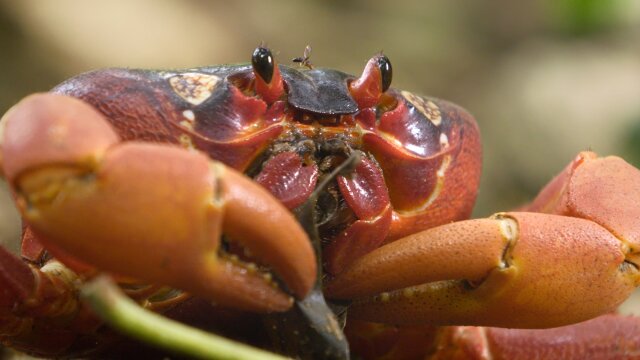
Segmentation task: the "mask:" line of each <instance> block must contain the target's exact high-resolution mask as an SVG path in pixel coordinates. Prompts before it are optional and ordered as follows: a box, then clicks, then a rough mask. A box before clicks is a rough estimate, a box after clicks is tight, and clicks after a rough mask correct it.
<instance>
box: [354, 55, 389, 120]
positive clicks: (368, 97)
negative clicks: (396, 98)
mask: <svg viewBox="0 0 640 360" xmlns="http://www.w3.org/2000/svg"><path fill="white" fill-rule="evenodd" d="M392 74H393V70H392V69H391V62H390V61H389V58H387V57H386V56H385V55H383V54H378V55H376V56H374V57H372V58H371V59H370V60H369V62H367V65H365V67H364V71H363V72H362V75H360V77H359V78H358V79H356V80H354V81H352V82H351V83H349V92H351V96H353V99H354V100H355V101H356V103H358V107H359V108H360V109H363V108H367V107H371V106H374V105H376V104H377V103H378V100H379V99H380V96H381V95H382V94H383V93H384V92H385V91H387V89H389V86H391V76H392Z"/></svg>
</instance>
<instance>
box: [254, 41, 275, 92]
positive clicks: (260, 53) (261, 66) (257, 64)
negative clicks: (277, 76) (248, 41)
mask: <svg viewBox="0 0 640 360" xmlns="http://www.w3.org/2000/svg"><path fill="white" fill-rule="evenodd" d="M251 65H252V66H253V71H254V72H255V73H256V74H258V75H260V77H261V78H262V80H264V82H266V83H267V84H269V83H270V82H271V78H272V77H273V67H274V61H273V55H271V50H269V49H267V48H265V47H262V46H260V47H258V48H256V50H255V51H254V52H253V55H252V56H251Z"/></svg>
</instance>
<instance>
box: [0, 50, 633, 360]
mask: <svg viewBox="0 0 640 360" xmlns="http://www.w3.org/2000/svg"><path fill="white" fill-rule="evenodd" d="M305 57H306V58H307V61H308V54H306V53H305ZM391 78H392V68H391V63H390V61H389V59H388V58H387V57H386V56H385V55H382V54H378V55H376V56H374V57H373V58H372V59H370V60H369V62H368V63H367V64H366V66H365V69H364V71H363V73H362V75H360V76H359V77H356V76H351V75H348V74H345V73H343V72H340V71H336V70H330V69H322V68H305V67H289V66H284V65H278V64H276V62H275V60H274V58H273V56H272V54H271V51H270V50H269V49H267V48H265V47H259V48H257V49H256V50H255V51H254V53H253V56H252V61H251V64H247V65H221V66H212V67H203V68H194V69H189V70H182V71H147V70H129V69H107V70H99V71H94V72H89V73H86V74H82V75H80V76H77V77H75V78H72V79H70V80H67V81H65V82H64V83H62V84H60V85H58V86H57V87H55V88H54V89H53V90H52V91H51V92H49V93H45V94H36V95H31V96H29V97H27V98H25V99H24V100H22V101H21V102H20V103H18V104H17V105H15V106H14V107H13V108H12V109H11V110H9V111H8V112H7V113H6V115H5V116H4V118H3V120H2V123H1V124H2V129H3V130H2V133H1V140H0V141H1V143H0V144H1V151H0V162H1V165H2V173H3V174H4V177H5V178H6V180H7V182H8V184H9V186H10V187H11V189H12V192H13V194H14V197H15V203H16V205H17V207H18V209H19V210H20V212H21V214H22V216H23V218H24V224H25V226H24V233H23V238H22V254H21V256H20V257H18V256H16V255H14V254H12V253H10V252H9V251H7V250H6V249H0V289H1V292H0V339H2V342H3V343H4V344H5V345H7V346H10V347H14V348H16V349H20V350H23V351H26V352H29V353H33V354H39V355H46V356H77V355H78V354H84V355H87V354H90V353H91V352H92V351H98V350H101V346H102V345H103V344H104V343H108V341H106V340H105V341H103V340H104V338H105V337H106V335H104V334H103V332H101V329H102V327H101V322H100V321H99V320H97V319H95V318H94V317H93V316H92V315H91V314H90V312H88V311H87V309H86V308H85V306H84V305H83V304H82V303H81V302H80V301H79V300H78V297H77V287H78V284H79V283H80V282H82V281H84V280H86V279H89V278H91V277H93V276H95V274H96V273H97V272H108V273H110V274H112V275H113V276H115V277H116V278H117V279H118V281H119V282H120V284H121V286H122V287H123V288H124V289H125V290H126V291H127V292H128V294H129V295H130V296H131V297H133V298H134V299H136V300H137V301H138V302H139V303H140V304H141V305H143V306H145V307H148V308H150V309H153V310H157V311H161V312H171V311H172V310H174V309H175V308H177V307H180V306H181V303H184V301H185V299H187V298H189V297H191V298H192V299H193V298H201V299H205V300H206V301H207V302H214V303H215V304H217V306H221V307H229V308H234V309H239V310H242V311H251V312H262V313H273V312H283V311H287V310H288V309H290V308H291V307H292V305H293V303H294V302H295V301H296V300H295V299H298V300H301V299H304V298H305V297H306V296H307V295H308V294H309V293H310V291H312V288H313V287H314V284H315V283H316V279H317V278H318V271H320V272H321V274H322V276H321V278H322V279H323V292H324V296H325V297H327V298H328V299H330V300H334V301H338V302H340V303H341V304H346V305H347V306H348V310H347V329H348V335H349V339H350V341H351V343H352V344H353V345H354V346H355V348H354V350H355V351H356V352H358V353H360V354H361V355H362V356H366V357H376V356H381V357H382V356H387V357H391V358H400V356H401V353H403V352H405V351H406V350H407V349H408V348H409V347H410V348H411V351H410V352H412V354H404V355H407V356H409V355H411V356H424V355H425V354H426V353H430V354H431V355H432V356H434V357H437V356H439V355H442V354H451V353H454V352H456V351H458V352H459V353H460V354H467V355H469V356H471V355H470V354H471V353H473V352H475V354H476V355H478V356H481V355H482V356H488V354H489V353H491V352H493V356H494V357H495V358H498V357H500V356H501V354H509V351H517V350H522V349H526V351H527V354H528V355H532V354H533V350H534V349H539V348H542V347H544V346H549V347H551V346H552V345H551V344H552V343H553V341H552V340H551V338H557V337H561V336H565V337H571V335H570V334H574V333H575V332H576V329H578V328H576V326H581V327H580V328H579V329H586V330H584V331H583V334H586V335H584V336H583V337H582V338H580V337H571V338H572V339H573V340H574V341H575V342H578V344H577V345H576V344H575V343H572V344H568V345H566V346H565V347H564V348H558V347H555V348H550V349H551V350H548V351H558V353H564V354H567V352H569V351H573V352H574V354H577V356H580V354H582V353H581V351H582V352H584V351H586V352H591V354H593V351H600V350H602V349H604V350H606V351H612V352H614V354H620V353H624V352H626V351H631V350H635V351H637V350H638V347H639V340H638V335H637V334H638V331H637V330H638V327H639V326H640V325H639V324H638V321H637V320H636V319H635V318H622V317H617V316H613V315H609V316H607V317H601V318H598V319H596V320H592V321H593V322H592V323H585V324H581V325H574V326H568V327H565V328H560V329H554V330H553V331H555V332H553V333H547V332H532V331H525V330H521V331H522V332H518V331H520V330H500V329H492V328H480V327H473V326H496V327H509V328H527V329H535V328H549V327H557V326H565V325H570V324H574V323H577V322H581V321H585V320H589V319H592V318H595V317H598V316H600V315H603V314H606V313H609V312H612V311H614V310H615V309H616V307H617V306H618V305H619V304H620V303H621V302H622V301H623V300H625V299H626V298H627V297H628V295H629V294H630V293H631V292H632V291H633V290H634V289H635V287H636V286H637V285H638V283H639V279H640V276H639V272H638V264H639V261H640V259H639V258H638V254H639V251H640V220H638V219H640V206H639V205H638V204H640V172H639V171H638V170H637V169H636V168H634V167H632V166H630V165H629V164H627V163H626V162H624V161H623V160H622V159H620V158H616V157H605V158H599V157H597V156H596V155H595V154H593V153H590V152H584V153H580V154H579V155H578V156H577V157H576V158H575V159H574V160H573V161H572V162H571V163H570V164H569V165H568V166H567V167H566V168H565V169H564V170H563V171H562V172H561V173H560V175H558V176H557V177H556V178H555V179H553V180H552V181H551V182H550V183H549V185H547V186H546V187H545V188H544V189H543V190H542V191H541V192H540V194H539V195H538V197H537V198H536V199H535V200H534V201H533V202H532V203H531V204H529V205H528V206H525V207H523V208H522V209H520V210H519V211H518V212H507V213H498V214H496V215H493V216H491V217H490V218H487V219H477V220H466V219H468V217H469V216H470V214H471V210H472V207H473V204H474V201H475V198H476V194H477V188H478V183H479V177H480V169H481V146H480V137H479V132H478V126H477V124H476V122H475V120H474V119H473V117H472V116H471V115H469V114H468V113H467V112H466V111H465V110H463V109H462V108H460V107H458V106H456V105H454V104H451V103H449V102H446V101H443V100H439V99H435V98H428V97H421V96H417V95H415V94H413V93H411V92H408V91H401V90H396V89H394V88H391V87H390V85H391ZM354 154H356V155H357V156H358V157H359V159H360V160H359V162H357V164H356V165H355V166H354V167H353V168H352V169H351V171H350V172H348V173H343V174H341V175H339V176H337V177H335V178H334V177H332V176H333V175H331V174H332V172H334V170H335V169H337V168H338V167H340V166H341V165H342V164H343V163H344V162H345V161H347V159H350V158H351V157H353V156H354ZM324 180H328V181H324ZM320 183H323V184H326V183H328V185H326V186H325V185H322V187H320V185H319V184H320ZM316 190H318V191H317V194H316ZM312 194H313V196H312ZM316 195H317V198H316ZM311 200H313V201H315V204H314V208H315V212H316V213H317V217H316V218H315V221H316V224H315V225H316V227H317V230H318V234H319V237H320V241H321V243H322V245H323V246H322V250H321V251H319V252H317V253H316V252H314V247H313V246H312V243H311V241H310V239H309V236H308V235H307V233H306V232H305V231H304V230H303V228H302V227H301V225H300V224H299V223H298V222H297V221H296V218H295V217H294V215H293V213H295V212H296V211H297V210H296V209H299V208H300V207H301V206H302V205H303V204H306V203H307V202H308V201H311ZM320 257H321V258H322V262H321V264H320V266H318V265H317V259H319V258H320ZM143 284H152V285H143ZM174 289H176V290H174ZM609 323H615V324H617V325H616V326H617V327H616V330H607V331H604V332H603V331H602V328H603V327H604V326H605V325H603V324H609ZM382 324H388V325H382ZM424 325H467V326H471V327H455V326H454V327H447V328H443V330H437V331H438V332H439V336H438V337H437V339H436V341H435V342H434V343H433V344H426V343H424V342H421V343H414V344H413V345H411V346H409V347H407V346H404V345H401V344H406V343H407V341H406V339H410V338H411V337H412V336H413V337H414V338H415V333H416V331H417V332H418V333H420V332H422V334H426V333H427V332H429V331H430V330H429V329H428V328H427V327H426V326H424ZM598 329H599V331H598ZM580 331H582V330H580ZM391 333H392V334H393V336H390V335H389V334H391ZM101 334H102V335H101ZM545 334H553V335H551V336H548V335H545ZM568 334H569V335H568ZM394 336H395V337H394ZM403 336H405V337H403ZM420 336H422V335H418V338H420ZM392 337H394V338H393V341H391V338H392ZM423 337H428V336H427V335H424V336H423ZM377 339H382V340H380V341H378V340H377ZM541 339H548V341H547V343H545V342H544V341H543V340H541ZM620 339H622V340H620ZM510 341H511V342H510ZM527 344H528V345H529V346H527ZM554 346H555V345H554ZM594 346H595V347H594ZM596 347H597V348H596ZM416 349H417V350H416ZM594 349H596V350H594ZM545 351H547V350H545ZM417 353H419V354H418V355H416V354H417ZM511 354H513V353H511ZM293 355H295V354H293Z"/></svg>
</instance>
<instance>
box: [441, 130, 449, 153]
mask: <svg viewBox="0 0 640 360" xmlns="http://www.w3.org/2000/svg"><path fill="white" fill-rule="evenodd" d="M440 147H442V148H443V149H446V148H448V147H449V137H447V134H445V133H441V134H440Z"/></svg>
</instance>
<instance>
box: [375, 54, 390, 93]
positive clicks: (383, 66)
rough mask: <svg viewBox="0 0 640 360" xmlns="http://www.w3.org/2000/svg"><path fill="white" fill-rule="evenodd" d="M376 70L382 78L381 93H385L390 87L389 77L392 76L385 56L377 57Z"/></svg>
mask: <svg viewBox="0 0 640 360" xmlns="http://www.w3.org/2000/svg"><path fill="white" fill-rule="evenodd" d="M378 68H379V69H380V76H381V77H382V92H385V91H387V89H389V86H391V76H392V75H393V69H392V68H391V61H389V58H388V57H386V56H385V55H380V56H379V57H378Z"/></svg>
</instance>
